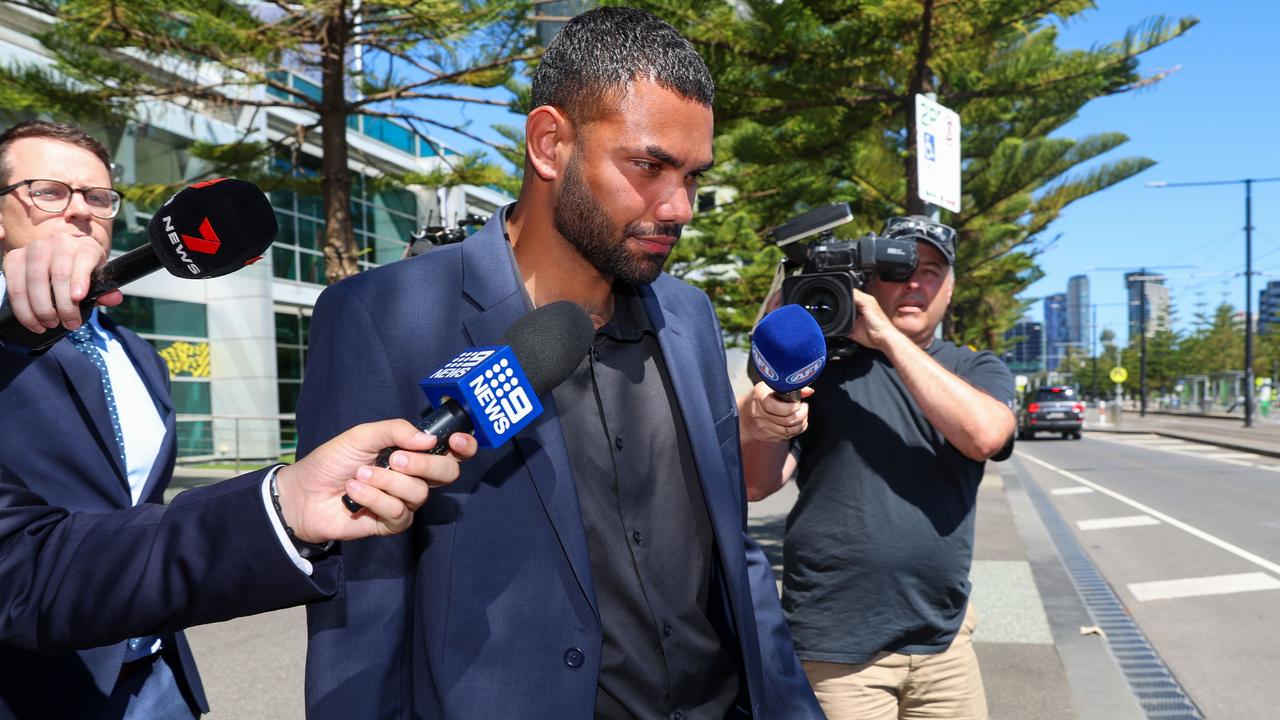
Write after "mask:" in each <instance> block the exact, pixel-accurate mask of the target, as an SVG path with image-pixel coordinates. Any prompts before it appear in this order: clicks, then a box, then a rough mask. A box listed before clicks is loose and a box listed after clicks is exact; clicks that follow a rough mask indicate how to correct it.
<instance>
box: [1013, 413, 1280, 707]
mask: <svg viewBox="0 0 1280 720" xmlns="http://www.w3.org/2000/svg"><path fill="white" fill-rule="evenodd" d="M1015 461H1016V462H1018V463H1020V464H1021V466H1022V468H1023V469H1025V470H1026V472H1027V473H1028V474H1029V476H1030V478H1031V480H1032V481H1033V482H1034V483H1035V484H1036V485H1038V486H1039V487H1040V488H1041V489H1043V490H1044V492H1045V493H1046V494H1047V495H1048V497H1049V498H1050V500H1051V502H1052V503H1053V505H1054V507H1055V508H1056V509H1057V511H1058V512H1059V513H1060V514H1061V516H1062V517H1063V519H1064V520H1065V521H1066V522H1067V523H1068V525H1069V526H1070V527H1071V529H1072V531H1073V532H1074V534H1075V536H1076V538H1077V539H1078V540H1079V541H1080V543H1081V545H1082V546H1083V547H1084V549H1085V551H1086V552H1087V553H1088V555H1089V557H1090V558H1091V559H1092V561H1093V563H1094V564H1095V565H1096V566H1097V568H1098V569H1099V571H1100V572H1101V573H1102V575H1103V576H1104V578H1105V579H1106V581H1107V582H1108V583H1109V584H1110V586H1111V588H1112V589H1113V590H1114V591H1115V593H1116V594H1117V596H1118V597H1119V599H1120V601H1121V602H1122V603H1123V604H1124V606H1125V608H1126V609H1127V610H1128V611H1129V613H1130V614H1131V616H1132V617H1133V619H1134V621H1135V622H1136V623H1137V625H1138V626H1139V627H1140V628H1141V630H1142V631H1143V633H1145V634H1146V636H1147V638H1148V640H1149V641H1150V643H1151V645H1152V646H1153V647H1154V648H1155V650H1156V652H1157V653H1158V654H1159V655H1160V657H1161V659H1162V660H1163V661H1164V663H1165V664H1166V665H1167V666H1168V667H1169V669H1170V670H1171V671H1172V672H1173V674H1174V675H1175V676H1176V678H1177V679H1178V681H1179V682H1180V683H1181V685H1182V687H1183V689H1184V690H1185V691H1186V692H1187V694H1188V695H1189V696H1190V698H1191V699H1192V700H1193V701H1194V702H1195V703H1196V704H1197V705H1198V707H1199V708H1200V710H1201V711H1202V712H1203V713H1204V715H1205V717H1208V718H1213V719H1214V720H1231V719H1234V718H1242V719H1243V718H1249V719H1254V718H1265V717H1276V716H1277V710H1276V708H1278V707H1280V682H1276V678H1278V677H1280V459H1277V458H1271V457H1264V456H1260V455H1254V454H1249V453H1243V452H1236V451H1230V450H1224V449H1221V448H1217V447H1212V446H1208V445H1201V444H1197V443H1191V442H1185V441H1181V440H1174V439H1169V438H1161V437H1157V436H1154V435H1100V434H1088V435H1086V437H1085V439H1084V440H1060V439H1044V440H1039V441H1030V442H1022V443H1019V445H1018V454H1017V456H1016V460H1015Z"/></svg>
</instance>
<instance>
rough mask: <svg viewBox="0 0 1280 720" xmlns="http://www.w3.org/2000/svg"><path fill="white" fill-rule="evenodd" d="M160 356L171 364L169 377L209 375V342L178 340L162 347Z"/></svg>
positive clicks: (203, 376)
mask: <svg viewBox="0 0 1280 720" xmlns="http://www.w3.org/2000/svg"><path fill="white" fill-rule="evenodd" d="M159 353H160V357H162V358H164V362H165V364H166V365H168V366H169V377H175V378H177V377H191V378H207V377H209V343H207V342H185V341H181V340H179V341H177V342H174V343H171V344H170V345H169V346H168V347H165V348H162V349H161V350H160V351H159Z"/></svg>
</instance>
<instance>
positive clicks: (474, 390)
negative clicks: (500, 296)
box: [342, 300, 596, 513]
mask: <svg viewBox="0 0 1280 720" xmlns="http://www.w3.org/2000/svg"><path fill="white" fill-rule="evenodd" d="M595 333H596V331H595V325H593V324H592V322H591V318H590V317H589V316H588V315H587V313H586V311H585V310H583V309H582V308H581V307H580V306H579V305H577V304H576V303H573V302H569V301H568V300H561V301H559V302H554V303H551V304H549V305H543V306H542V307H539V308H537V309H535V310H532V311H530V312H529V313H528V314H527V315H525V316H524V317H522V318H520V319H519V320H517V321H516V323H515V324H514V325H512V326H511V328H510V329H509V330H507V332H506V333H504V334H503V336H502V338H501V340H499V343H500V344H499V345H494V346H488V347H476V348H470V349H467V350H464V351H462V352H461V353H459V354H458V355H456V356H455V357H454V358H453V359H452V360H450V361H449V362H447V363H445V364H444V366H443V367H441V368H440V369H438V370H436V371H435V372H433V373H431V375H429V376H427V378H426V379H424V380H423V381H422V382H421V383H420V385H421V386H422V391H423V393H425V394H426V396H427V401H428V402H430V403H431V406H432V407H433V408H435V409H434V410H432V411H430V412H429V413H426V414H424V416H423V417H422V418H421V419H420V420H419V421H418V422H417V423H415V425H416V426H417V428H418V429H419V430H421V431H423V432H425V433H427V434H429V435H435V436H436V446H435V447H434V448H432V449H430V450H428V451H427V453H428V454H431V455H443V454H445V453H447V452H448V451H449V436H451V435H453V434H454V433H457V432H469V433H472V434H474V435H475V437H476V441H477V442H478V443H479V445H480V447H485V448H496V447H499V446H501V445H503V444H504V443H506V442H507V441H508V440H510V439H511V438H512V437H514V436H515V435H516V433H518V432H520V431H521V430H522V429H524V428H525V427H526V426H528V425H529V423H532V422H533V421H534V420H535V419H537V417H538V416H539V415H541V414H542V403H541V402H539V400H538V396H540V395H545V394H546V393H548V392H550V391H551V390H553V389H554V388H555V387H556V386H558V385H559V384H560V383H562V382H564V381H565V380H568V379H569V376H570V375H572V374H573V371H574V370H575V369H577V367H578V364H579V363H581V362H582V358H584V357H586V354H587V351H589V350H590V349H591V341H592V340H593V339H594V338H595ZM396 449H397V448H386V449H384V450H383V451H382V452H381V453H379V454H378V458H377V460H376V461H375V463H374V464H375V465H377V466H379V467H387V462H388V460H389V458H390V456H391V453H393V452H395V451H396ZM342 503H343V504H344V505H346V506H347V509H348V510H350V511H351V512H353V513H354V512H359V511H360V509H361V507H362V506H361V505H360V504H359V503H357V502H356V501H354V500H352V499H351V498H350V497H348V496H346V495H343V496H342Z"/></svg>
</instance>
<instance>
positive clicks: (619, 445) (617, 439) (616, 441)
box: [613, 435, 622, 450]
mask: <svg viewBox="0 0 1280 720" xmlns="http://www.w3.org/2000/svg"><path fill="white" fill-rule="evenodd" d="M613 446H614V447H616V448H618V449H619V450H621V449H622V436H621V435H619V436H617V437H615V438H614V439H613Z"/></svg>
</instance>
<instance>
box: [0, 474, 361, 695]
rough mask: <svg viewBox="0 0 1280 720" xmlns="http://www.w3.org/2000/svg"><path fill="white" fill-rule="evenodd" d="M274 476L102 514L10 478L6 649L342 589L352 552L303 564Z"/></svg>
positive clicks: (2, 487)
mask: <svg viewBox="0 0 1280 720" xmlns="http://www.w3.org/2000/svg"><path fill="white" fill-rule="evenodd" d="M265 474H266V472H265V471H262V470H260V471H257V472H253V473H249V474H246V475H242V476H240V477H238V478H234V479H232V480H227V481H225V482H220V483H215V484H213V485H208V486H205V487H201V488H197V489H194V490H189V491H187V492H184V493H182V494H181V495H179V496H178V497H177V498H175V499H174V501H173V503H172V504H169V505H154V504H143V505H140V506H139V507H136V508H131V509H129V510H115V511H112V512H102V513H99V512H75V513H69V512H67V511H66V510H65V509H63V508H58V507H54V506H52V505H48V504H46V503H45V502H44V499H43V498H41V497H40V496H39V495H37V494H36V493H34V492H31V491H30V490H29V489H27V488H24V487H21V486H19V485H15V484H11V483H8V482H6V483H0V607H2V608H4V611H3V612H0V646H5V647H8V648H16V649H22V650H38V651H45V652H47V651H51V650H57V649H66V648H74V647H90V646H94V645H104V644H109V643H115V642H119V641H120V640H121V639H123V638H128V637H138V636H141V635H152V634H156V633H163V632H172V631H174V630H177V629H179V628H182V627H187V626H190V625H200V624H203V623H210V622H220V621H222V620H226V619H229V618H231V617H238V616H241V615H251V614H253V613H259V612H265V611H267V610H275V609H279V608H282V607H288V606H291V605H298V604H301V603H304V602H308V601H310V600H317V599H321V598H324V597H327V596H329V595H332V594H333V593H334V592H336V591H337V588H338V582H339V580H340V578H341V573H340V569H341V567H340V566H341V560H340V559H339V558H337V557H332V558H327V559H325V560H322V561H320V562H317V563H314V564H313V565H312V574H311V576H310V577H308V576H306V575H304V574H303V573H302V572H300V571H299V570H298V569H297V567H295V566H294V564H293V561H292V560H290V559H289V556H288V554H287V553H286V552H285V550H284V548H282V547H280V540H279V538H278V537H277V535H276V531H275V528H274V526H273V525H272V524H271V519H270V517H269V516H268V515H267V509H266V505H265V504H264V503H263V500H262V479H263V477H264V476H265ZM6 670H7V668H6ZM33 712H34V713H35V716H37V717H48V715H47V714H46V713H47V710H45V709H39V710H37V711H33Z"/></svg>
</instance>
